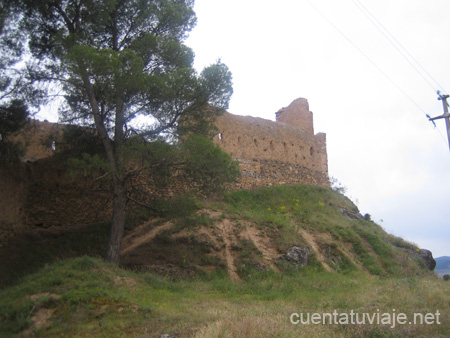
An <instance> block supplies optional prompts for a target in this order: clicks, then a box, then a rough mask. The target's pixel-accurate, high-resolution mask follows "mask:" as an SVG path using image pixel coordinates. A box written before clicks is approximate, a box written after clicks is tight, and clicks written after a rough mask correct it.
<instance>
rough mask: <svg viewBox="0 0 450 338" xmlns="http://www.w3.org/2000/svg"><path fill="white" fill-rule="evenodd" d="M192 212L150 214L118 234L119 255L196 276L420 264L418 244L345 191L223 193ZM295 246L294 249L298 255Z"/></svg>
mask: <svg viewBox="0 0 450 338" xmlns="http://www.w3.org/2000/svg"><path fill="white" fill-rule="evenodd" d="M203 204H204V205H203V207H202V208H201V209H200V210H198V211H197V212H196V213H194V214H192V215H190V216H187V217H183V218H175V219H172V220H170V221H161V220H160V221H159V222H158V221H156V220H151V221H149V222H147V223H145V224H143V225H142V226H140V227H138V228H136V229H135V230H134V231H132V232H131V233H129V234H128V235H127V237H126V238H125V239H124V245H123V250H122V262H123V264H124V265H126V266H129V267H132V268H134V269H138V270H145V271H157V272H159V273H163V274H175V275H195V274H199V273H207V272H209V271H215V270H218V269H219V270H220V269H226V271H227V272H228V275H229V276H230V277H231V278H232V279H234V280H240V279H242V278H244V279H245V278H247V276H248V275H250V274H251V272H252V271H255V270H256V271H267V270H273V271H280V270H286V269H291V268H302V267H304V266H307V265H308V266H310V267H314V268H316V269H319V270H324V271H325V270H326V271H328V272H332V273H344V274H345V273H350V272H352V271H358V270H359V271H364V272H366V273H369V274H373V275H410V274H416V273H421V272H424V271H425V270H426V269H425V268H424V267H423V264H422V263H421V262H420V260H418V259H416V258H414V253H415V252H417V251H418V250H419V249H418V248H417V247H416V246H415V245H413V244H411V243H408V242H406V241H404V240H402V239H401V238H398V237H395V236H392V235H389V234H387V233H386V232H385V231H384V230H383V229H382V228H381V227H380V226H379V225H377V224H375V223H374V222H372V221H370V220H369V217H366V218H367V219H365V218H364V217H362V216H361V215H360V214H359V213H358V209H357V207H356V206H355V205H354V204H353V203H352V202H351V201H350V200H349V199H347V198H346V197H345V196H342V195H340V194H338V193H335V192H333V191H330V190H329V189H325V188H320V187H313V186H302V185H295V186H278V187H270V188H260V189H257V190H252V191H238V192H232V193H228V194H227V195H226V196H225V199H224V200H223V201H222V202H214V203H213V204H212V203H210V204H209V205H208V203H203ZM299 253H300V254H299Z"/></svg>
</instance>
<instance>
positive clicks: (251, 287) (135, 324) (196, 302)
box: [0, 257, 450, 338]
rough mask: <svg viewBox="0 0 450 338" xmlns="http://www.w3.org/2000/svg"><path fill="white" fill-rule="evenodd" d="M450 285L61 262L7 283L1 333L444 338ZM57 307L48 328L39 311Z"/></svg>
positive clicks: (430, 279) (310, 273)
mask: <svg viewBox="0 0 450 338" xmlns="http://www.w3.org/2000/svg"><path fill="white" fill-rule="evenodd" d="M449 291H450V283H445V282H444V281H442V280H439V279H438V278H437V277H435V276H431V275H430V276H427V277H421V278H418V277H406V278H393V277H389V278H379V277H374V276H370V275H367V274H364V273H361V272H354V273H350V274H348V275H338V274H331V273H327V272H323V271H318V270H317V269H314V268H306V269H304V270H301V271H291V272H290V273H287V274H278V273H274V272H273V271H256V270H255V271H253V272H252V274H251V275H250V276H248V278H247V279H246V281H245V282H240V283H234V282H232V281H231V280H230V279H229V278H227V276H226V274H224V272H223V270H218V271H216V272H215V273H214V274H212V275H208V276H204V277H197V278H193V279H177V280H173V279H169V278H163V277H160V276H157V275H153V274H149V273H140V274H139V273H132V272H130V271H126V270H123V269H120V268H117V267H115V266H113V265H110V264H107V263H104V262H103V261H101V260H99V259H93V258H90V257H81V258H76V259H68V260H63V261H58V262H55V263H54V264H52V265H49V266H46V267H45V268H43V269H42V270H40V271H39V272H37V273H35V274H33V275H29V276H28V277H26V278H24V279H23V280H21V282H20V283H19V284H17V285H16V286H14V287H9V288H6V289H4V290H1V291H0V299H2V302H1V304H0V336H2V337H13V336H15V335H17V334H20V333H24V332H25V331H24V330H29V334H34V335H35V336H37V337H57V336H58V337H60V336H64V337H77V336H82V337H112V336H114V337H142V336H146V337H160V335H161V334H164V333H167V334H171V335H174V336H179V337H205V338H208V337H405V336H407V337H444V336H445V335H446V333H447V332H449V330H450V322H449V314H450V301H449V299H448V292H449ZM393 309H396V312H397V313H398V312H403V313H405V314H407V315H408V316H412V314H413V313H414V312H420V313H427V312H430V313H431V312H432V313H435V312H436V311H437V310H439V311H440V313H441V324H440V325H436V324H435V325H406V326H405V325H404V326H397V327H396V328H393V329H391V328H390V327H388V326H387V325H365V326H362V325H292V324H291V323H290V322H289V316H290V315H291V313H293V312H297V313H299V312H303V313H305V314H306V313H326V312H330V313H331V312H333V311H334V310H336V311H338V312H339V313H350V311H351V310H354V311H355V312H358V313H364V312H367V313H369V314H371V313H376V312H377V310H380V312H388V313H392V311H393ZM47 310H50V311H51V316H50V317H49V318H48V319H47V321H46V322H45V325H44V326H42V327H41V328H36V327H35V324H33V322H34V320H35V316H36V315H38V314H39V313H42V312H44V311H47Z"/></svg>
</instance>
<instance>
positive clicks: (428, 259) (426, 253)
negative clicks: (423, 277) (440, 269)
mask: <svg viewBox="0 0 450 338" xmlns="http://www.w3.org/2000/svg"><path fill="white" fill-rule="evenodd" d="M410 254H411V256H412V257H414V258H416V259H419V260H421V261H422V262H423V263H424V264H425V266H426V267H427V269H428V270H434V268H435V267H436V261H435V260H434V258H433V254H432V253H431V251H430V250H427V249H420V250H418V251H414V250H411V251H410Z"/></svg>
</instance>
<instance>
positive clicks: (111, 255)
mask: <svg viewBox="0 0 450 338" xmlns="http://www.w3.org/2000/svg"><path fill="white" fill-rule="evenodd" d="M126 202H127V194H126V188H125V184H124V183H123V182H122V181H119V182H114V199H113V214H112V220H111V232H110V235H109V243H108V248H107V251H106V260H107V261H109V262H112V263H114V264H119V261H120V250H121V246H122V238H123V233H124V228H125V207H126Z"/></svg>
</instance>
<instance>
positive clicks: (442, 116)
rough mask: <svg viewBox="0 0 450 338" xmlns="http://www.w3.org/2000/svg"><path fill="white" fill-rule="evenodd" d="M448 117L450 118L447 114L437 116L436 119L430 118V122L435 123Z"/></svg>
mask: <svg viewBox="0 0 450 338" xmlns="http://www.w3.org/2000/svg"><path fill="white" fill-rule="evenodd" d="M448 117H450V114H448V113H447V114H444V115H439V116H436V117H430V118H429V119H428V120H429V121H434V120H439V119H446V118H448Z"/></svg>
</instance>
